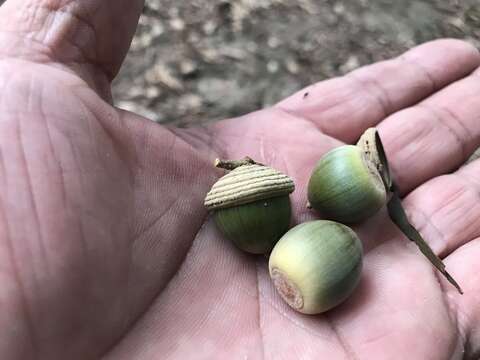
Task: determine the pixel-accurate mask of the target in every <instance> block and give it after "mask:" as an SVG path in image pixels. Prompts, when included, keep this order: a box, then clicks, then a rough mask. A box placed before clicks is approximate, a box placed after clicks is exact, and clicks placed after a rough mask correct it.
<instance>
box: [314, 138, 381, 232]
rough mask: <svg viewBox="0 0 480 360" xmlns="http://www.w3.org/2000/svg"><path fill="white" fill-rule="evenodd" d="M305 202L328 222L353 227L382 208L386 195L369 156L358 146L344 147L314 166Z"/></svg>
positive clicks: (333, 151) (376, 169)
mask: <svg viewBox="0 0 480 360" xmlns="http://www.w3.org/2000/svg"><path fill="white" fill-rule="evenodd" d="M308 201H309V206H311V207H313V208H314V209H315V210H317V211H319V212H320V213H321V215H322V216H324V217H325V218H327V219H330V220H335V221H339V222H342V223H356V222H360V221H363V220H365V219H367V218H369V217H370V216H372V215H373V214H375V213H376V212H377V211H378V210H379V209H380V208H381V207H382V206H384V205H385V203H386V201H387V191H386V188H385V184H384V181H383V180H382V176H381V174H380V172H379V170H378V168H377V166H376V164H375V163H374V162H373V161H372V160H371V158H370V156H369V154H368V153H366V152H365V151H364V150H362V149H361V148H360V147H358V146H354V145H344V146H340V147H337V148H335V149H333V150H331V151H329V152H328V153H327V154H325V155H324V156H323V157H322V158H321V159H320V160H319V161H318V163H317V164H316V166H315V168H314V169H313V172H312V175H311V177H310V180H309V183H308Z"/></svg>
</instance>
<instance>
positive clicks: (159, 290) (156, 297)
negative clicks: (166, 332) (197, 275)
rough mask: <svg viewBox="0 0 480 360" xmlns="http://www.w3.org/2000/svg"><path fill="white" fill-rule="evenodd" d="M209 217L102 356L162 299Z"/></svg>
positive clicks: (108, 353)
mask: <svg viewBox="0 0 480 360" xmlns="http://www.w3.org/2000/svg"><path fill="white" fill-rule="evenodd" d="M208 218H209V214H207V215H206V216H205V218H204V219H203V221H202V222H201V225H200V226H199V227H198V229H196V231H195V232H194V234H195V237H194V238H193V239H192V241H190V242H188V244H189V246H188V249H186V251H185V254H184V255H183V257H182V259H181V260H180V261H179V264H178V266H177V267H176V269H173V270H172V271H171V275H169V276H168V277H167V279H166V281H165V283H164V284H163V286H162V285H161V286H158V288H157V290H156V291H155V292H154V294H153V295H152V297H151V299H150V301H148V302H146V304H145V307H144V309H143V310H142V311H141V312H139V313H138V314H137V316H136V318H132V319H130V321H129V323H128V325H127V327H125V329H123V330H122V332H121V333H120V335H119V336H118V337H117V339H112V345H111V346H109V347H107V349H106V351H105V352H104V353H103V354H102V355H101V356H100V358H106V357H108V356H109V355H110V353H113V352H114V351H115V348H116V347H118V346H120V345H121V344H122V342H123V341H124V340H125V339H126V338H127V337H128V335H129V334H130V333H131V332H134V331H135V328H136V327H137V325H138V324H140V322H141V321H142V320H143V318H144V317H145V316H146V315H147V314H148V313H149V312H150V310H151V309H152V308H153V307H154V305H155V303H156V302H157V301H160V298H161V296H162V293H164V292H165V291H166V289H167V288H168V287H169V285H170V284H171V283H172V281H173V280H174V279H175V278H176V276H177V275H178V274H179V272H180V269H181V268H182V267H183V265H184V263H185V260H186V258H187V256H188V254H189V253H190V251H191V250H192V247H193V244H194V242H195V240H196V239H197V237H198V236H199V235H200V234H201V233H202V230H203V229H204V228H205V226H206V224H207V221H208Z"/></svg>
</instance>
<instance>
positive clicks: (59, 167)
mask: <svg viewBox="0 0 480 360" xmlns="http://www.w3.org/2000/svg"><path fill="white" fill-rule="evenodd" d="M39 112H40V118H41V119H43V123H44V126H45V129H46V133H47V140H48V145H49V147H50V153H51V154H52V156H53V159H54V163H55V164H56V165H57V171H58V172H59V173H60V182H61V184H60V188H61V192H62V202H63V205H64V207H65V208H67V190H66V183H65V170H64V168H63V166H62V162H61V160H60V157H59V156H58V154H57V152H56V150H55V147H54V146H53V142H52V134H51V130H50V124H49V121H48V120H47V116H46V113H45V111H44V108H43V106H40V111H39Z"/></svg>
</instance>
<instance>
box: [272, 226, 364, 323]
mask: <svg viewBox="0 0 480 360" xmlns="http://www.w3.org/2000/svg"><path fill="white" fill-rule="evenodd" d="M362 254H363V250H362V244H361V242H360V240H359V238H358V237H357V235H356V234H355V232H354V231H353V230H352V229H350V228H349V227H348V226H345V225H343V224H340V223H337V222H333V221H328V220H316V221H310V222H306V223H303V224H300V225H297V226H295V227H294V228H292V229H290V230H289V231H288V232H287V233H286V234H285V235H284V236H283V237H282V238H281V239H280V240H279V241H278V243H277V244H276V245H275V247H274V248H273V251H272V253H271V254H270V260H269V264H268V267H269V272H270V277H271V278H272V280H273V283H274V285H275V288H276V290H277V291H278V292H279V294H280V296H281V297H282V298H283V299H284V300H285V301H286V302H287V304H288V305H290V306H291V307H292V308H293V309H295V310H297V311H299V312H301V313H304V314H319V313H322V312H325V311H327V310H330V309H332V308H334V307H335V306H337V305H339V304H341V303H342V302H343V301H344V300H346V299H347V298H348V297H349V295H350V294H351V293H352V292H353V290H354V289H355V287H356V286H357V284H358V283H359V280H360V275H361V271H362Z"/></svg>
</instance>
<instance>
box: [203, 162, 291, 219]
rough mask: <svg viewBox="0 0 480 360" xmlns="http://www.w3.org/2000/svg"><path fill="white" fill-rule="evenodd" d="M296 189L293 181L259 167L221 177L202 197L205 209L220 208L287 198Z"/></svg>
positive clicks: (240, 169) (268, 168)
mask: <svg viewBox="0 0 480 360" xmlns="http://www.w3.org/2000/svg"><path fill="white" fill-rule="evenodd" d="M293 190H295V185H294V183H293V180H292V179H291V178H290V177H288V176H287V175H285V174H282V173H281V172H279V171H277V170H275V169H273V168H271V167H268V166H264V165H261V164H257V163H253V164H252V163H250V164H246V165H242V166H239V167H237V168H235V169H233V170H232V171H230V172H229V173H228V174H226V175H224V176H223V177H221V178H220V179H219V180H218V181H217V182H216V183H215V184H214V185H213V186H212V189H211V190H210V191H209V193H208V194H207V197H206V198H205V206H206V207H207V209H208V210H215V209H223V208H228V207H232V206H235V205H242V204H247V203H251V202H254V201H257V200H263V199H269V198H272V197H276V196H281V195H288V194H290V193H291V192H293Z"/></svg>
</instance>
